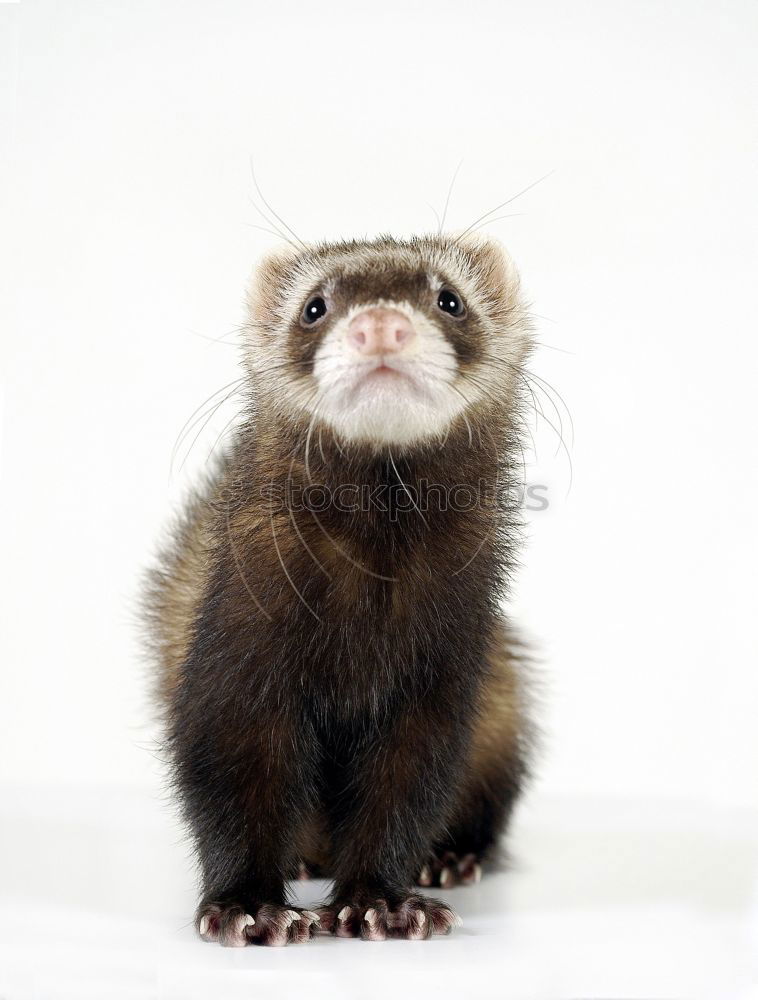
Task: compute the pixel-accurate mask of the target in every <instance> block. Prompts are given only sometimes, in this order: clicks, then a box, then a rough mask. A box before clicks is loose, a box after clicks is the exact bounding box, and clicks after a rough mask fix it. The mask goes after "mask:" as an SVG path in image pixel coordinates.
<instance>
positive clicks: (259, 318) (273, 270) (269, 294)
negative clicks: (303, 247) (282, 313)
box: [247, 246, 302, 323]
mask: <svg viewBox="0 0 758 1000" xmlns="http://www.w3.org/2000/svg"><path fill="white" fill-rule="evenodd" d="M301 253H302V251H300V250H298V249H296V248H295V247H291V246H279V247H276V248H275V249H274V250H270V251H269V252H268V253H267V254H265V255H264V256H263V257H262V258H261V259H260V261H258V264H257V265H256V267H255V270H254V271H253V275H252V278H251V279H250V284H249V285H248V290H247V306H248V309H249V311H250V316H251V318H252V319H253V320H254V321H255V322H256V323H269V322H271V319H272V317H273V316H274V315H275V314H276V313H277V307H278V306H279V305H280V304H281V303H282V301H283V299H284V298H285V294H286V291H287V288H288V287H289V285H290V281H291V275H292V272H293V271H294V268H295V264H296V263H297V260H298V258H299V257H300V256H301Z"/></svg>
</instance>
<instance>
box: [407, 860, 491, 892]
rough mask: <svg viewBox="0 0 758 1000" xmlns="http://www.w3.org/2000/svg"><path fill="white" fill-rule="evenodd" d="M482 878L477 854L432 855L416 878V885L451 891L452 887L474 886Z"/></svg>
mask: <svg viewBox="0 0 758 1000" xmlns="http://www.w3.org/2000/svg"><path fill="white" fill-rule="evenodd" d="M481 877H482V863H481V859H480V857H479V856H478V855H477V854H464V855H463V856H462V857H459V856H458V855H457V854H453V852H452V851H445V853H444V854H441V855H439V856H438V855H436V854H435V855H433V856H432V857H431V858H430V859H429V861H428V862H427V863H426V864H425V865H424V867H423V868H422V869H421V871H420V872H419V873H418V875H417V876H416V885H422V886H430V885H438V886H439V887H440V888H441V889H452V887H453V886H454V885H474V883H476V882H479V881H480V879H481Z"/></svg>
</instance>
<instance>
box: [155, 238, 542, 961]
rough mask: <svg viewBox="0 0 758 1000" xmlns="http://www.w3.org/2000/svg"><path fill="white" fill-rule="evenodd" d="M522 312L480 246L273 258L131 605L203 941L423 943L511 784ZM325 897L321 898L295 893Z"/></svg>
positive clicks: (517, 769) (515, 735)
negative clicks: (238, 383)
mask: <svg viewBox="0 0 758 1000" xmlns="http://www.w3.org/2000/svg"><path fill="white" fill-rule="evenodd" d="M532 344H533V340H532V332H531V323H530V320H529V316H528V312H527V308H526V306H525V304H524V302H523V300H522V296H521V293H520V291H519V279H518V276H517V273H516V270H515V268H514V265H513V263H512V262H511V259H510V257H509V256H508V255H507V253H506V252H505V251H504V250H503V249H502V248H501V247H500V245H499V244H498V243H497V242H495V241H494V240H492V239H491V238H489V237H483V236H481V235H471V234H469V235H462V236H460V237H458V238H456V237H454V236H449V235H433V236H419V237H414V238H411V239H394V238H391V237H389V236H383V237H380V238H377V239H373V240H354V241H346V242H337V243H322V244H318V245H316V244H314V245H306V244H303V245H295V244H293V245H292V246H286V247H284V248H283V249H277V250H275V251H274V252H272V253H270V254H269V255H268V256H266V257H265V258H264V259H263V260H262V262H261V263H260V265H259V267H258V268H257V271H256V273H255V276H254V279H253V282H252V286H251V289H250V291H249V295H248V319H247V322H246V323H245V325H244V329H243V357H242V361H243V371H244V381H243V383H242V385H243V389H244V399H245V402H244V411H243V413H242V414H241V416H242V418H243V419H242V421H241V423H240V425H239V427H238V428H237V430H236V432H235V435H234V438H233V441H232V442H231V444H230V446H229V447H228V448H227V450H226V453H225V456H224V457H223V458H222V459H221V460H220V461H219V463H218V467H217V468H216V469H215V472H214V473H213V475H212V476H211V477H210V479H209V481H208V482H207V483H206V484H205V485H204V486H203V488H201V489H199V490H198V491H197V492H196V493H195V494H193V496H192V498H191V499H190V500H189V502H188V503H187V504H186V507H185V509H184V512H183V515H182V517H181V519H180V521H179V523H178V524H177V525H176V527H175V530H174V532H173V534H172V536H171V541H170V543H169V544H168V545H166V546H165V547H164V549H163V551H162V553H161V556H160V560H159V564H158V567H157V568H156V569H155V570H154V571H153V572H152V574H151V577H150V581H149V585H148V587H147V588H146V594H145V607H146V616H147V621H148V625H149V632H150V636H151V639H152V642H151V648H152V650H153V652H154V658H155V663H156V665H157V687H158V689H159V698H160V705H161V708H162V710H163V715H164V718H165V746H166V750H167V754H168V758H169V761H170V768H171V779H172V785H173V788H174V789H175V792H176V795H177V797H178V800H179V802H180V805H181V809H182V813H183V817H184V820H185V821H186V824H187V826H188V829H189V831H190V832H191V835H192V838H193V841H194V846H195V848H196V853H197V860H198V868H199V874H200V881H201V897H200V902H199V905H198V908H197V912H196V916H195V926H196V928H197V931H198V932H199V935H200V936H201V937H202V938H203V939H204V940H206V941H215V942H219V943H220V944H222V945H227V946H241V945H246V944H251V943H256V944H261V945H283V944H286V943H288V942H302V941H306V940H308V939H309V938H311V937H312V936H313V935H314V934H315V933H318V932H323V933H331V934H334V935H337V936H338V937H361V938H364V939H367V940H370V941H376V940H382V939H384V938H387V937H393V938H405V939H425V938H429V937H430V936H431V935H432V934H434V933H447V932H448V931H450V929H451V928H452V927H453V926H454V925H455V924H456V923H457V917H456V915H455V913H454V912H453V910H452V909H451V908H450V906H448V904H447V903H446V902H444V901H442V900H441V899H437V898H434V897H432V896H430V895H428V894H426V893H422V892H419V891H418V888H417V887H418V886H424V887H428V886H438V887H441V888H442V889H448V888H449V887H451V886H453V885H455V884H469V883H472V882H475V881H478V879H479V877H480V876H481V873H482V866H483V864H485V862H489V861H491V858H492V855H493V851H494V850H495V848H496V844H497V842H498V839H499V837H500V835H501V834H502V833H503V831H504V830H505V827H506V824H507V821H508V819H509V816H510V814H511V811H512V807H513V805H514V802H515V801H516V799H517V797H518V795H519V792H520V790H521V789H522V787H523V785H524V781H525V779H526V777H527V774H528V770H529V759H530V756H529V745H530V740H529V733H530V725H529V719H528V714H529V713H528V712H527V711H526V709H525V698H524V692H523V684H522V681H521V671H520V663H521V661H522V659H523V654H522V647H521V644H520V642H519V641H518V639H517V638H516V635H515V633H514V632H513V631H512V629H511V627H510V626H509V625H508V624H506V621H505V619H504V617H503V610H502V605H503V598H504V596H505V595H506V591H507V585H508V582H509V578H510V576H511V573H512V570H513V568H514V565H515V558H516V550H517V546H518V543H519V500H518V495H517V494H518V488H519V479H520V469H521V452H520V448H521V443H520V432H519V427H520V424H521V420H520V414H521V412H522V410H521V407H522V400H523V398H524V396H523V387H524V384H525V378H524V365H525V361H526V359H527V357H528V355H529V352H530V349H531V347H532ZM298 874H300V875H307V874H311V875H314V876H319V877H325V878H328V879H330V880H331V881H332V882H333V889H332V891H331V895H330V896H329V898H328V899H327V900H326V901H325V902H323V904H320V905H318V904H314V907H313V909H305V908H302V907H299V906H295V905H291V904H290V902H289V900H288V887H287V883H288V880H290V879H293V878H296V877H298Z"/></svg>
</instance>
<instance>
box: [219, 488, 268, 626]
mask: <svg viewBox="0 0 758 1000" xmlns="http://www.w3.org/2000/svg"><path fill="white" fill-rule="evenodd" d="M226 534H227V538H228V539H229V548H230V550H231V553H232V558H233V559H234V565H235V566H236V567H237V572H238V573H239V576H240V580H242V582H243V584H244V585H245V590H246V591H247V592H248V594H249V595H250V597H251V599H252V601H253V604H255V606H256V607H257V608H258V610H259V611H260V612H261V614H263V615H265V616H266V618H268V620H269V621H270V622H272V621H273V620H274V619H273V618H272V617H271V615H270V614H269V613H268V611H266V609H265V608H264V607H263V605H262V604H261V602H260V601H259V600H258V598H257V597H256V596H255V594H254V593H253V592H252V590H251V589H250V585H249V584H248V582H247V580H246V579H245V574H244V573H243V572H242V566H241V564H240V560H239V556H238V555H237V549H236V547H235V545H234V539H233V538H232V526H231V524H230V522H229V498H228V497H227V500H226Z"/></svg>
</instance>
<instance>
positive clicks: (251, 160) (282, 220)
mask: <svg viewBox="0 0 758 1000" xmlns="http://www.w3.org/2000/svg"><path fill="white" fill-rule="evenodd" d="M250 172H251V174H252V175H253V184H255V190H256V191H257V192H258V194H259V196H260V199H261V201H262V202H263V204H264V205H265V206H266V208H267V209H268V210H269V212H271V214H272V215H273V216H274V218H275V219H276V220H277V221H278V222H281V224H282V225H283V226H284V228H285V229H286V230H287V232H288V233H290V234H291V235H292V236H294V237H295V239H296V240H297V242H298V243H299V244H300V246H301V247H302V248H303V250H307V249H308V247H307V246H306V244H305V243H303V241H302V240H301V239H300V237H299V236H298V235H297V233H296V232H295V230H294V229H293V228H292V226H290V225H288V224H287V223H286V222H285V221H284V219H283V218H282V217H281V215H279V213H278V212H277V211H275V209H273V208H272V207H271V205H269V203H268V202H267V201H266V198H265V195H264V194H263V192H262V191H261V186H260V184H259V183H258V178H257V177H256V176H255V164H254V163H253V158H252V156H251V157H250Z"/></svg>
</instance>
